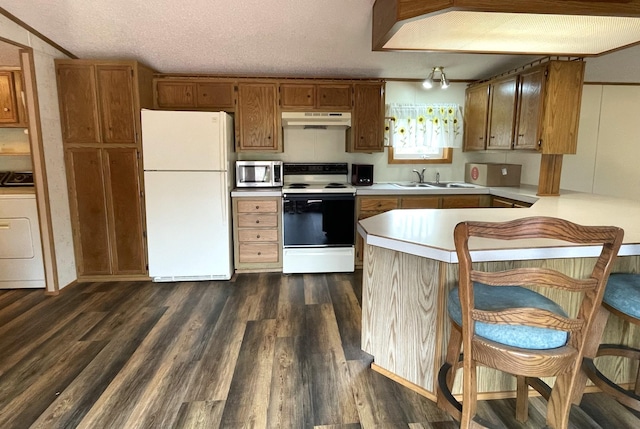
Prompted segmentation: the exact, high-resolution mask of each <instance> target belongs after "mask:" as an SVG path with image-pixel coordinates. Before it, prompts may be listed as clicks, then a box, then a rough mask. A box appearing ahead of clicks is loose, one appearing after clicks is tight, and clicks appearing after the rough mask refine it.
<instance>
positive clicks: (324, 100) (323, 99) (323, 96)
mask: <svg viewBox="0 0 640 429" xmlns="http://www.w3.org/2000/svg"><path fill="white" fill-rule="evenodd" d="M316 92H317V99H316V107H318V108H319V109H327V110H328V109H335V110H351V107H352V104H353V103H352V101H351V93H352V92H353V89H352V86H351V85H348V84H344V85H318V86H317V88H316Z"/></svg>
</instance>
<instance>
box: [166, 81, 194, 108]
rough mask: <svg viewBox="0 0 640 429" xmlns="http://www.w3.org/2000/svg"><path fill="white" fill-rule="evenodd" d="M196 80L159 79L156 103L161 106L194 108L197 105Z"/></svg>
mask: <svg viewBox="0 0 640 429" xmlns="http://www.w3.org/2000/svg"><path fill="white" fill-rule="evenodd" d="M195 93H196V84H195V82H172V81H168V82H167V81H161V80H159V81H157V83H156V105H157V107H159V108H176V109H179V108H193V107H195V106H196V101H195V100H196V98H195Z"/></svg>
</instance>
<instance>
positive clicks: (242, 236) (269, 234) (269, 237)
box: [238, 229, 278, 242]
mask: <svg viewBox="0 0 640 429" xmlns="http://www.w3.org/2000/svg"><path fill="white" fill-rule="evenodd" d="M238 240H239V241H240V242H262V241H278V230H277V229H240V230H238Z"/></svg>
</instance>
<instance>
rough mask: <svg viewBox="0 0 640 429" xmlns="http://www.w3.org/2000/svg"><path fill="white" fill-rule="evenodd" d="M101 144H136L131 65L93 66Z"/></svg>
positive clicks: (135, 113) (136, 113)
mask: <svg viewBox="0 0 640 429" xmlns="http://www.w3.org/2000/svg"><path fill="white" fill-rule="evenodd" d="M96 76H97V83H98V104H99V106H100V118H101V123H102V141H103V143H135V142H136V115H138V114H139V113H138V112H136V111H135V107H134V106H135V102H134V98H133V97H134V89H133V68H132V67H131V66H120V65H114V66H103V65H98V66H96Z"/></svg>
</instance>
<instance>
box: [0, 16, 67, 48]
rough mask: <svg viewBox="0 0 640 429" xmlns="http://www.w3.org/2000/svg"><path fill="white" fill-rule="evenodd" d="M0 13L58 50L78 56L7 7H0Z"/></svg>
mask: <svg viewBox="0 0 640 429" xmlns="http://www.w3.org/2000/svg"><path fill="white" fill-rule="evenodd" d="M0 14H1V15H4V16H6V17H7V18H8V19H9V20H11V21H13V22H15V23H16V24H18V25H19V26H20V27H22V28H24V29H25V30H27V31H29V32H30V33H32V34H33V35H35V36H36V37H38V38H39V39H42V40H43V41H44V42H46V43H48V44H49V45H51V46H53V47H54V48H56V49H57V50H59V51H60V52H62V53H63V54H65V55H67V56H69V57H71V58H78V57H77V56H76V55H75V54H73V53H72V52H70V51H67V50H66V49H65V48H63V47H62V46H60V45H58V44H57V43H56V42H54V41H53V40H51V39H49V38H48V37H47V36H45V35H44V34H42V33H40V32H39V31H38V30H36V29H35V28H33V27H32V26H30V25H29V24H27V23H26V22H24V21H22V20H21V19H18V18H17V17H16V16H15V15H13V14H11V13H9V12H8V11H7V10H6V9H4V8H2V7H0Z"/></svg>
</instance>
